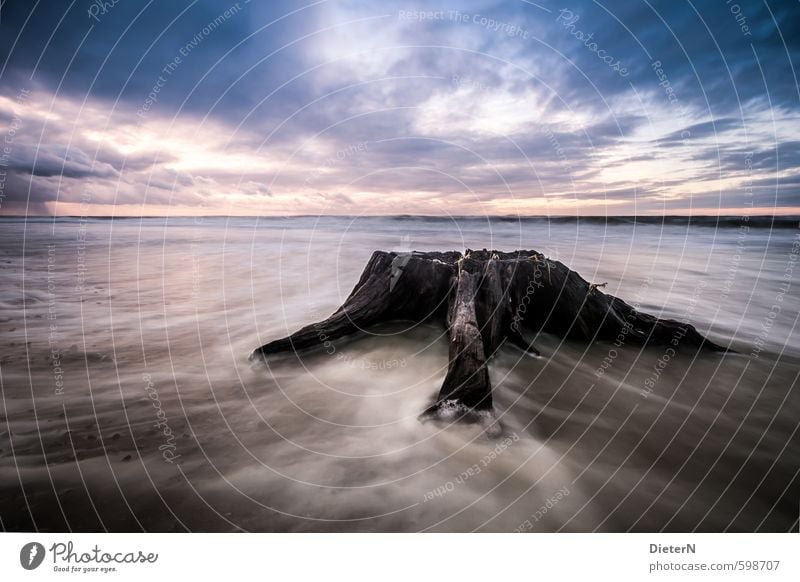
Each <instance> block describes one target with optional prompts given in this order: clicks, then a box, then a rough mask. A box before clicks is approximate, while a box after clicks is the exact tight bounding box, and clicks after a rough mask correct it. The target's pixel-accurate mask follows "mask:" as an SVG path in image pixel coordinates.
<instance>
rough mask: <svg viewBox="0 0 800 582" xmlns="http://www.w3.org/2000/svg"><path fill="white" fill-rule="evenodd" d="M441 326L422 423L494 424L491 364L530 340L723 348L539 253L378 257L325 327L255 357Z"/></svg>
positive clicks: (381, 254) (299, 333)
mask: <svg viewBox="0 0 800 582" xmlns="http://www.w3.org/2000/svg"><path fill="white" fill-rule="evenodd" d="M397 320H406V321H414V322H441V323H444V324H446V326H447V329H448V332H449V338H450V350H449V358H450V362H449V365H448V369H447V374H446V376H445V379H444V382H443V384H442V387H441V389H440V391H439V396H438V398H437V399H436V401H435V403H434V404H433V405H432V406H431V407H430V408H429V409H428V410H426V411H425V412H424V413H423V414H422V416H421V418H422V419H428V418H443V419H447V418H454V419H455V418H458V419H466V420H471V421H479V422H481V423H482V424H485V425H486V427H487V429H489V430H490V432H492V431H496V430H499V427H497V426H496V425H495V424H494V423H493V415H492V392H491V384H490V382H489V372H488V368H487V360H488V359H489V358H490V357H491V356H492V355H494V354H495V352H497V350H499V349H500V348H501V346H503V345H504V344H505V343H506V342H508V343H510V344H511V345H513V346H515V347H517V348H519V349H522V350H524V351H526V352H528V353H531V354H537V352H536V350H535V349H534V348H533V346H532V345H530V343H529V342H528V340H527V339H526V334H535V333H538V332H540V331H544V332H548V333H552V334H555V335H557V336H559V337H562V338H568V339H575V340H582V341H587V342H591V341H595V340H609V341H610V340H614V339H615V338H616V337H617V336H618V335H619V334H620V333H621V332H623V329H624V330H625V332H624V334H625V338H626V342H627V343H632V344H638V345H644V344H660V345H666V344H670V345H672V346H673V347H694V348H706V349H711V350H714V351H727V350H726V348H723V347H721V346H718V345H716V344H714V343H712V342H711V341H709V340H708V339H706V338H704V337H703V336H702V335H700V334H699V333H698V332H697V330H696V329H695V328H694V326H692V325H690V324H688V323H681V322H678V321H674V320H670V319H659V318H656V317H654V316H652V315H648V314H646V313H641V312H639V311H637V310H636V309H634V308H633V307H631V306H630V305H628V304H627V303H625V302H624V301H623V300H622V299H619V298H617V297H614V296H612V295H606V294H605V293H602V292H601V291H600V290H599V289H598V285H592V284H589V283H588V282H587V281H585V280H584V279H583V278H582V277H581V276H580V275H578V274H577V273H575V272H574V271H571V270H570V269H569V268H567V267H566V266H565V265H564V264H562V263H560V262H558V261H554V260H551V259H548V258H546V257H545V256H544V255H542V254H540V253H538V252H536V251H514V252H511V253H503V252H499V251H487V250H486V249H484V250H482V251H470V250H467V251H466V252H465V253H464V254H463V255H462V254H461V253H459V252H456V251H450V252H427V253H422V252H412V253H395V252H384V251H375V252H374V253H373V255H372V257H371V258H370V260H369V263H368V264H367V266H366V268H365V269H364V272H363V273H362V275H361V279H360V280H359V281H358V283H357V284H356V286H355V287H354V289H353V291H352V292H351V293H350V296H349V297H348V298H347V300H346V301H345V302H344V304H343V305H342V306H341V307H339V309H337V310H336V312H335V313H334V314H333V315H331V316H330V317H329V318H328V319H326V320H325V321H321V322H318V323H312V324H311V325H307V326H306V327H304V328H302V329H301V330H299V331H297V332H295V333H293V334H292V335H290V336H288V337H285V338H281V339H278V340H275V341H272V342H270V343H268V344H265V345H263V346H261V347H259V348H258V349H256V350H255V351H254V352H253V354H252V356H251V357H258V356H262V357H266V356H269V355H271V354H277V353H281V352H286V351H290V350H291V351H300V350H308V349H313V348H315V347H322V345H323V343H324V342H326V341H333V340H336V339H338V338H342V337H345V336H349V335H353V334H356V333H359V332H362V331H364V330H365V328H367V327H369V326H372V325H375V324H379V323H386V322H389V321H397Z"/></svg>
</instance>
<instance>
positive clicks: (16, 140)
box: [0, 0, 800, 216]
mask: <svg viewBox="0 0 800 582" xmlns="http://www.w3.org/2000/svg"><path fill="white" fill-rule="evenodd" d="M799 49H800V4H799V3H798V2H796V1H789V0H785V1H772V0H769V1H762V2H758V1H749V0H735V1H734V0H703V1H696V0H695V1H692V2H688V1H687V2H684V1H682V0H671V1H666V0H662V1H657V0H625V1H623V0H619V1H615V2H610V1H604V2H598V1H591V2H589V1H579V0H559V1H558V2H555V1H552V0H541V1H537V2H532V1H527V0H505V1H502V2H491V1H478V0H476V1H466V0H460V1H439V0H429V1H424V2H422V1H421V2H413V1H400V2H394V1H382V2H374V1H373V2H368V1H365V0H361V1H355V0H318V1H312V2H306V1H305V0H299V1H291V2H290V1H282V0H278V1H272V0H271V1H269V2H266V1H258V0H252V1H248V0H240V1H239V2H232V1H229V0H221V1H216V0H214V1H209V0H203V1H197V0H169V1H166V0H160V1H155V0H153V1H150V2H146V1H143V0H142V1H137V2H134V1H132V0H105V1H102V0H91V1H90V0H74V1H71V2H70V1H69V0H61V1H56V0H47V1H34V0H5V1H3V2H2V5H0V140H2V143H0V214H13V215H31V216H32V215H48V216H49V215H57V216H64V215H73V216H82V215H86V216H89V215H100V216H123V215H124V216H144V215H198V214H207V215H261V216H271V215H296V214H312V215H315V214H332V215H355V216H359V215H396V214H422V215H439V216H451V215H581V216H586V215H631V214H640V215H659V214H732V215H742V214H800V208H799V207H800V85H798V67H797V65H798V62H800V59H799V57H800V50H799Z"/></svg>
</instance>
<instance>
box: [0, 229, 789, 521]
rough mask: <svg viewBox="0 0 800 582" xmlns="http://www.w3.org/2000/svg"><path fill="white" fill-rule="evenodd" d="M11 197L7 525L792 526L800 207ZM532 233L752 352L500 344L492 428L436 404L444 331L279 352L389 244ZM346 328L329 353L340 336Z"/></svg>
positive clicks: (513, 240)
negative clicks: (659, 214) (239, 208)
mask: <svg viewBox="0 0 800 582" xmlns="http://www.w3.org/2000/svg"><path fill="white" fill-rule="evenodd" d="M745 225H746V226H749V227H750V228H741V224H740V222H739V221H738V220H726V221H721V222H717V221H713V220H705V221H694V222H692V223H688V222H687V221H686V220H684V219H672V220H666V221H661V220H642V221H633V220H629V219H613V220H578V221H575V220H570V219H563V220H550V221H547V220H542V219H539V220H534V219H530V220H513V219H486V218H475V219H467V218H460V219H422V218H414V217H395V218H375V217H360V218H334V217H327V218H317V217H302V218H176V219H164V218H152V219H125V220H102V219H79V218H72V219H58V220H55V221H54V220H53V219H29V220H27V221H26V220H22V219H0V273H2V279H0V281H2V282H1V283H0V330H2V335H0V338H1V340H2V350H0V388H1V389H2V408H0V415H1V416H0V418H1V419H2V424H0V522H1V523H0V526H2V528H3V529H5V530H34V529H38V530H49V531H53V530H55V531H68V530H72V531H86V530H89V531H104V530H109V531H140V530H148V531H186V530H191V531H239V530H247V531H662V530H664V531H788V530H790V529H794V530H797V527H798V521H797V520H798V499H799V498H800V495H799V493H800V485H799V481H798V470H800V447H799V446H798V441H799V440H800V439H798V435H797V428H798V421H799V419H800V397H798V391H797V389H796V385H797V379H798V373H800V334H798V333H797V331H796V330H797V318H798V313H799V312H800V280H799V279H800V265H798V254H800V228H798V221H797V220H796V219H781V220H780V221H778V222H773V221H772V220H771V219H760V220H755V219H754V220H752V221H751V222H749V223H745ZM484 247H485V248H490V249H501V250H509V251H510V250H515V249H519V248H524V249H536V250H538V251H540V252H543V253H544V254H545V255H547V256H549V257H550V258H553V259H557V260H559V261H562V262H563V263H565V264H566V265H568V266H569V267H570V268H572V269H574V270H576V271H578V272H579V273H581V275H582V276H583V277H584V278H585V279H587V280H588V281H591V282H595V283H607V286H606V287H605V288H604V291H605V292H607V293H611V294H614V295H617V296H619V297H621V298H623V299H625V300H626V301H628V302H629V303H633V304H636V305H637V306H639V308H640V309H641V310H644V311H649V312H650V313H652V314H654V315H659V316H663V317H671V318H675V319H686V320H688V321H690V322H691V323H693V324H695V325H696V326H697V328H698V329H699V330H700V331H701V332H702V333H706V334H707V335H708V336H709V337H710V338H711V339H712V340H713V341H715V342H717V343H721V344H724V345H729V346H731V347H732V348H733V349H734V350H735V353H730V354H725V355H720V354H713V353H705V352H702V353H684V354H680V355H676V356H675V357H665V351H664V349H663V348H658V347H652V348H645V349H641V348H639V347H635V346H623V347H619V348H616V347H615V346H614V345H613V344H610V343H601V342H598V343H594V344H591V345H586V344H583V343H580V342H572V341H562V340H561V339H560V338H557V337H554V336H549V335H546V334H540V335H539V336H538V337H537V338H536V340H535V345H536V347H537V348H538V349H539V351H540V352H541V356H540V357H538V358H532V357H528V356H523V355H521V354H520V353H519V352H516V351H513V350H508V351H505V350H503V351H501V352H500V353H499V354H498V355H497V356H496V357H495V358H494V359H493V360H492V361H491V364H490V375H491V380H492V384H493V386H494V392H493V394H494V401H495V409H496V412H497V415H498V417H499V418H500V419H501V420H502V423H503V426H504V434H503V436H502V437H501V438H498V439H491V438H489V437H487V436H486V435H485V434H484V433H483V432H482V430H481V428H480V427H479V426H477V425H467V424H454V425H443V424H437V423H432V422H428V423H424V424H423V423H421V422H419V420H418V418H417V417H418V415H419V414H420V412H422V411H423V410H424V409H425V408H426V406H427V405H428V404H430V402H431V400H432V398H434V397H435V395H436V394H437V392H438V389H439V386H440V384H441V382H442V380H443V378H444V375H445V372H446V368H447V348H448V346H447V339H446V337H445V335H444V333H443V332H444V330H442V329H439V328H437V327H435V326H431V325H412V324H408V323H398V324H393V325H388V326H384V327H381V328H378V329H372V330H370V333H368V334H364V335H362V336H361V337H357V338H351V339H348V340H347V341H345V340H341V341H337V342H334V343H333V344H332V345H331V346H330V348H331V349H328V350H324V351H321V352H317V353H309V354H302V355H301V356H300V357H299V358H296V357H288V358H282V359H277V360H274V361H269V362H268V363H263V362H258V361H256V362H252V361H250V360H249V359H248V355H249V354H250V352H251V351H252V350H253V349H254V348H255V347H257V346H258V345H260V344H262V343H266V342H267V341H270V340H272V339H276V338H278V337H282V336H284V335H287V334H288V333H290V332H292V331H295V330H296V329H297V328H298V327H300V326H302V325H305V324H307V323H310V322H312V321H317V320H320V319H323V318H325V317H327V315H329V314H330V313H331V312H332V311H333V310H335V309H336V308H337V307H338V305H339V304H340V303H341V302H342V301H343V299H344V298H345V297H346V296H347V295H348V294H349V292H350V290H351V289H352V286H353V285H354V284H355V282H356V281H357V279H358V276H359V274H360V272H361V269H362V268H363V266H364V265H365V264H366V262H367V260H368V258H369V257H370V255H371V253H372V252H373V251H374V250H375V249H384V250H412V249H413V250H421V251H424V250H451V249H455V250H462V249H465V248H484ZM329 352H330V353H329Z"/></svg>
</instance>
